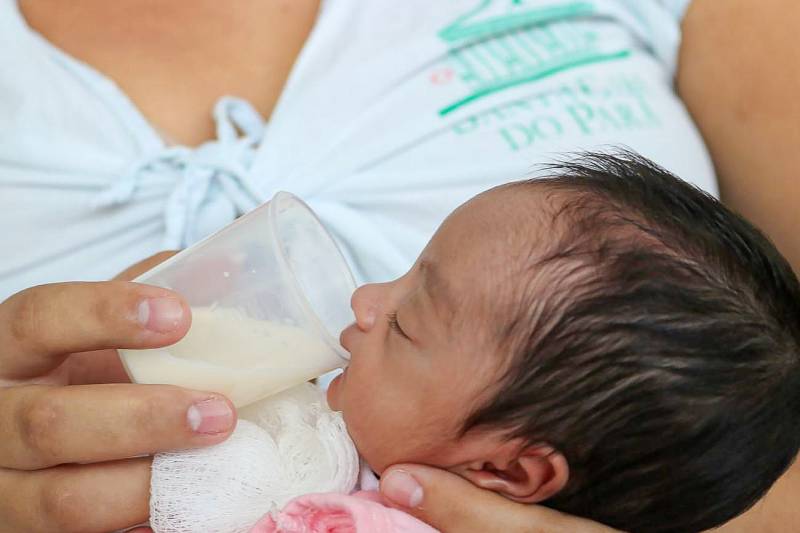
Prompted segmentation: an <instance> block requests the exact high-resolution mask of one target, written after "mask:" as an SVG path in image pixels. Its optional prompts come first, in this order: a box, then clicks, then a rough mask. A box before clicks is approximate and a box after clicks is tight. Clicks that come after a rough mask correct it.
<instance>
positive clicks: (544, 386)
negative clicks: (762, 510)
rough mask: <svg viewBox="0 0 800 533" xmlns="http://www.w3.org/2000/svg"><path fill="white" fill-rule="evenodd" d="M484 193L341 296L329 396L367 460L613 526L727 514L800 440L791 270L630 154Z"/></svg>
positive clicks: (727, 218) (738, 225) (689, 526)
mask: <svg viewBox="0 0 800 533" xmlns="http://www.w3.org/2000/svg"><path fill="white" fill-rule="evenodd" d="M551 170H552V171H553V174H555V176H556V177H554V178H552V179H546V180H537V181H529V182H521V183H515V184H510V185H506V186H502V187H498V188H495V189H493V190H491V191H488V192H486V193H484V194H481V195H479V196H477V197H476V198H474V199H472V200H470V201H469V202H467V203H466V204H464V205H463V206H462V207H460V208H459V209H457V210H456V211H455V212H454V213H453V214H452V215H450V217H449V218H448V219H447V220H446V221H445V222H444V223H443V224H442V226H441V227H440V228H439V230H438V231H437V233H436V235H435V236H434V237H433V239H432V240H431V242H430V243H429V244H428V246H427V247H426V249H425V250H424V252H423V253H422V254H421V256H420V258H419V260H418V261H417V262H416V264H415V265H414V267H413V268H412V269H411V270H410V271H409V272H408V273H407V274H406V275H404V276H403V277H401V278H399V279H397V280H395V281H392V282H389V283H383V284H375V285H366V286H364V287H362V288H360V289H359V290H358V291H356V293H355V294H354V296H353V301H352V305H353V309H354V311H355V314H356V318H357V323H356V325H354V326H351V327H349V328H348V329H347V330H345V331H344V332H343V333H342V345H343V346H344V347H345V348H346V349H347V350H349V351H350V352H351V354H352V359H351V363H350V366H349V368H348V370H347V372H346V373H345V374H344V375H343V376H342V377H341V378H339V379H337V380H336V381H334V383H333V384H332V385H331V388H330V390H329V401H330V403H331V406H332V407H333V408H334V409H340V410H342V411H343V414H344V418H345V421H346V422H347V425H348V430H349V431H350V433H351V436H352V438H353V440H354V441H355V443H356V446H357V447H358V449H359V451H360V452H361V454H362V455H363V457H364V458H365V459H366V460H367V462H369V463H370V465H371V466H372V467H373V468H374V469H375V470H376V471H378V472H381V471H382V470H383V469H384V468H386V467H387V466H389V465H391V464H395V463H401V462H419V463H426V464H431V465H435V466H439V467H444V468H448V469H450V470H452V471H454V472H457V473H458V474H460V475H462V476H464V477H465V478H467V479H469V480H470V481H472V482H473V483H475V484H476V485H478V486H480V487H483V488H486V489H489V490H493V491H496V492H498V493H501V494H503V495H505V496H507V497H509V498H512V499H514V500H517V501H521V502H546V504H547V505H550V506H552V507H555V508H557V509H561V510H564V511H568V512H570V513H573V514H578V515H582V516H586V517H590V518H593V519H596V520H600V521H602V522H604V523H606V524H609V525H612V526H615V527H618V528H621V529H624V530H626V531H634V532H635V531H647V532H648V533H650V532H673V531H674V532H679V531H680V532H687V531H699V530H703V529H707V528H710V527H713V526H715V525H718V524H720V523H723V522H725V521H727V520H728V519H730V518H732V517H733V516H735V515H737V514H739V513H740V512H742V511H743V510H745V509H746V508H747V507H748V506H749V505H751V504H752V503H754V502H755V500H757V499H758V498H759V497H760V496H761V495H763V494H764V493H765V492H766V490H767V489H768V488H769V486H770V485H771V484H772V483H773V482H774V481H775V480H776V479H777V478H778V477H779V476H780V474H781V473H782V472H783V471H784V470H785V469H786V468H787V466H788V465H789V464H790V462H791V461H792V460H793V459H794V457H795V455H796V454H797V452H798V446H799V445H800V349H799V348H798V346H799V345H800V286H798V281H797V278H796V277H795V275H794V274H793V273H792V271H791V268H790V267H789V265H788V264H787V263H786V261H785V260H784V259H783V258H782V257H781V256H780V254H779V253H778V252H777V251H776V250H775V248H774V247H773V246H772V245H771V244H770V243H769V242H768V241H767V240H766V239H765V238H764V237H763V236H762V235H761V234H760V233H759V232H758V231H757V230H756V229H754V228H753V227H752V226H751V225H750V224H748V223H747V222H745V221H744V220H743V219H741V218H740V217H738V216H736V215H735V214H733V213H731V212H730V211H728V210H727V209H726V208H725V207H723V206H722V205H721V204H720V203H719V202H717V201H716V200H714V199H713V198H711V197H709V196H707V195H705V194H703V193H701V192H700V191H698V190H696V189H694V188H693V187H691V186H689V185H687V184H685V183H684V182H681V181H680V180H678V179H677V178H675V177H673V176H672V175H670V174H669V173H667V172H666V171H664V170H663V169H660V168H658V167H656V166H655V165H654V164H652V163H650V162H648V161H646V160H644V159H641V158H638V157H636V156H633V155H631V154H623V155H621V156H609V155H601V154H589V155H586V156H584V157H583V158H581V159H580V160H579V161H578V162H575V163H568V164H565V165H560V166H558V167H553V168H552V169H551Z"/></svg>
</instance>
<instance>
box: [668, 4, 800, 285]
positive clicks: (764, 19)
mask: <svg viewBox="0 0 800 533" xmlns="http://www.w3.org/2000/svg"><path fill="white" fill-rule="evenodd" d="M798 29H800V2H797V1H795V0H724V1H719V0H694V1H693V2H692V4H691V6H690V7H689V11H688V13H687V14H686V18H685V20H684V24H683V31H684V37H683V44H682V47H681V54H680V62H679V67H678V92H679V94H680V96H681V98H682V99H683V100H684V102H685V103H686V105H687V107H688V109H689V111H690V113H691V114H692V117H693V118H694V120H695V122H696V123H697V125H698V126H699V128H700V132H701V133H702V135H703V137H704V138H705V141H706V143H707V144H708V148H709V150H710V151H711V156H712V158H713V160H714V165H715V167H716V170H717V174H718V177H719V183H720V189H721V194H722V199H723V201H725V203H727V204H728V205H729V206H731V207H732V208H734V209H736V210H737V211H739V212H740V213H741V214H743V215H744V216H745V217H747V218H748V219H750V220H751V221H752V222H754V223H755V224H756V225H758V226H759V227H760V228H761V229H762V230H764V231H765V232H766V233H767V234H768V235H769V236H770V238H772V240H773V241H774V242H775V244H776V245H777V246H778V248H779V249H780V250H781V251H782V252H783V254H784V255H785V256H786V258H787V259H789V261H790V262H791V263H792V265H793V266H794V269H795V272H799V273H800V238H798V229H800V209H798V200H800V179H798V174H800V98H799V96H800V47H798V46H797V38H798Z"/></svg>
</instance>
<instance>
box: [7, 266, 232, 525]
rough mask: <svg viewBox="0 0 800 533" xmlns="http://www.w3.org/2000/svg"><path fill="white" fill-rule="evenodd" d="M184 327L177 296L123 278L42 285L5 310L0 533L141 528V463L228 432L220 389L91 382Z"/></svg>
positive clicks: (144, 493)
mask: <svg viewBox="0 0 800 533" xmlns="http://www.w3.org/2000/svg"><path fill="white" fill-rule="evenodd" d="M190 321H191V317H190V312H189V309H188V307H187V305H186V303H185V302H184V301H183V300H182V299H181V298H180V297H179V296H178V295H177V294H175V293H172V292H170V291H168V290H166V289H161V288H158V287H151V286H146V285H139V284H135V283H127V282H121V281H112V282H104V283H62V284H53V285H43V286H39V287H34V288H31V289H27V290H25V291H22V292H20V293H18V294H15V295H14V296H12V297H11V298H9V299H8V300H6V301H5V302H3V303H2V304H0V532H2V533H5V532H14V533H21V532H28V531H36V532H49V531H54V532H55V531H57V532H59V533H65V532H73V531H74V532H80V533H91V532H98V533H99V532H108V531H113V530H115V529H121V528H125V527H128V526H132V525H135V524H138V523H141V522H143V521H145V520H146V519H147V516H148V494H149V485H150V459H148V458H147V457H143V456H145V455H147V454H152V453H154V452H157V451H163V450H172V449H182V448H194V447H201V446H208V445H211V444H216V443H218V442H221V441H223V440H225V439H226V438H227V437H228V435H229V434H230V432H231V431H232V429H233V427H234V425H235V422H236V415H235V411H234V409H233V406H232V405H231V404H230V402H229V401H228V400H227V399H225V398H224V397H222V396H220V395H218V394H214V393H206V392H196V391H190V390H185V389H181V388H178V387H172V386H162V385H131V384H125V383H116V384H107V383H106V384H86V383H98V382H102V381H123V380H124V378H125V375H124V372H123V371H122V369H121V366H120V364H119V362H118V358H117V356H116V350H115V349H116V348H122V347H124V348H155V347H160V346H165V345H169V344H172V343H174V342H176V341H177V340H179V339H180V338H181V337H182V336H183V335H185V333H186V331H187V330H188V328H189V324H190ZM87 351H88V352H87ZM76 352H83V353H76Z"/></svg>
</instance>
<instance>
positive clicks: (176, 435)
mask: <svg viewBox="0 0 800 533" xmlns="http://www.w3.org/2000/svg"><path fill="white" fill-rule="evenodd" d="M235 424H236V412H235V410H234V408H233V405H232V404H231V403H230V401H229V400H227V399H226V398H225V397H223V396H221V395H219V394H214V393H204V392H197V391H190V390H186V389H182V388H179V387H173V386H168V385H128V384H114V385H84V386H74V387H47V386H34V385H31V386H22V387H13V388H9V389H6V390H2V391H0V435H3V438H2V439H0V467H2V468H14V469H21V470H33V469H40V468H46V467H49V466H53V465H59V464H64V463H95V462H101V461H109V460H114V459H124V458H127V457H135V456H139V455H145V454H150V453H154V452H158V451H166V450H175V449H185V448H197V447H202V446H208V445H211V444H216V443H218V442H222V441H223V440H225V439H226V438H227V437H228V436H229V435H230V433H231V431H233V428H234V426H235ZM0 516H3V515H2V513H0Z"/></svg>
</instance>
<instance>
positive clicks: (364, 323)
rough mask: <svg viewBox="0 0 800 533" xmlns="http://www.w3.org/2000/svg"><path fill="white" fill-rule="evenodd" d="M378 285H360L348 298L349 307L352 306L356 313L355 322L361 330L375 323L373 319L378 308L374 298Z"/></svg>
mask: <svg viewBox="0 0 800 533" xmlns="http://www.w3.org/2000/svg"><path fill="white" fill-rule="evenodd" d="M378 287H379V285H377V284H368V285H362V286H361V287H359V288H358V289H356V291H355V292H354V293H353V297H352V298H351V299H350V307H352V308H353V313H355V315H356V324H357V325H358V328H359V329H360V330H361V331H363V332H367V331H369V330H370V329H372V326H374V325H375V319H376V317H377V316H378V312H379V310H380V308H379V306H378V300H377V298H376V296H377V293H378Z"/></svg>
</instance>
